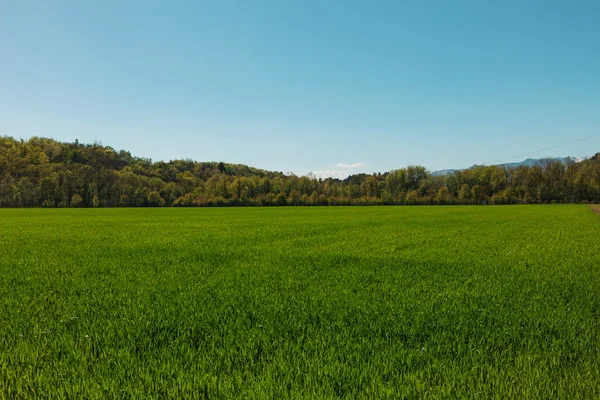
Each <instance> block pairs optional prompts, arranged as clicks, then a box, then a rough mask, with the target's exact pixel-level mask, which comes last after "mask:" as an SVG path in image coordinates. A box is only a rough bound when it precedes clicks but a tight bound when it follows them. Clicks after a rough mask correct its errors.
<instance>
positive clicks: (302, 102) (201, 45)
mask: <svg viewBox="0 0 600 400" xmlns="http://www.w3.org/2000/svg"><path fill="white" fill-rule="evenodd" d="M597 133H600V1H598V0H590V1H577V0H573V1H564V0H563V1H552V0H539V1H538V0H498V1H486V0H478V1H470V0H464V1H462V0H456V1H445V0H436V1H427V0H424V1H412V0H411V1H400V0H394V1H358V0H355V1H333V0H330V1H327V0H325V1H323V0H318V1H312V0H297V1H287V0H272V1H261V0H252V1H227V0H215V1H209V2H204V1H200V0H194V1H178V0H174V1H148V0H144V1H133V0H127V1H122V0H119V1H114V0H103V1H80V0H74V1H62V0H55V1H47V0H40V1H30V0H0V135H9V136H13V137H16V138H29V137H31V136H44V137H52V138H55V139H58V140H61V141H73V140H75V139H76V138H77V139H79V141H80V142H84V143H92V142H94V141H99V142H102V143H103V144H105V145H110V146H112V147H114V148H117V149H126V150H129V151H131V153H132V154H133V155H136V156H142V157H149V158H152V159H153V160H170V159H175V158H192V159H195V160H200V161H226V162H235V163H243V164H250V165H253V166H256V167H259V168H265V169H270V170H277V171H283V172H295V173H297V174H304V173H307V172H309V171H317V173H318V174H323V175H325V174H328V172H326V171H330V172H329V174H331V175H334V176H342V175H344V174H347V173H348V171H351V172H373V171H386V170H390V169H395V168H401V167H404V166H406V165H409V164H420V165H424V166H426V167H428V168H429V169H431V170H437V169H443V168H460V167H467V166H470V165H472V164H475V163H488V162H491V161H493V160H497V159H503V158H508V157H511V156H514V155H519V154H522V153H526V152H529V151H535V150H539V149H543V148H546V147H551V146H554V145H559V144H561V143H565V142H569V141H572V140H575V139H578V138H582V137H586V136H591V135H594V134H597ZM598 151H600V137H596V138H592V139H590V140H587V141H583V142H580V143H576V144H572V145H569V146H565V147H563V148H560V149H554V150H552V151H548V152H542V153H539V154H537V155H536V157H543V156H567V155H572V156H587V155H593V154H594V153H596V152H598ZM510 161H520V160H518V159H515V160H510ZM337 164H340V165H339V166H338V165H337Z"/></svg>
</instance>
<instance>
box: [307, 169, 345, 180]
mask: <svg viewBox="0 0 600 400" xmlns="http://www.w3.org/2000/svg"><path fill="white" fill-rule="evenodd" d="M312 174H313V175H314V176H315V177H317V178H322V179H325V178H338V179H346V178H347V177H348V175H350V173H349V171H347V170H337V169H324V170H319V171H312Z"/></svg>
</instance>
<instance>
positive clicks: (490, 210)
mask: <svg viewBox="0 0 600 400" xmlns="http://www.w3.org/2000/svg"><path fill="white" fill-rule="evenodd" d="M599 234H600V217H598V216H597V215H594V214H593V213H592V212H590V209H589V208H588V207H587V206H583V205H573V206H571V205H556V206H552V205H550V206H508V207H501V206H495V207H467V206H464V207H339V208H326V207H322V208H293V207H286V208H265V209H262V208H243V209H231V208H228V209H86V210H84V209H80V210H42V209H34V210H0V398H11V399H12V398H53V399H54V398H98V399H100V398H125V399H127V398H150V399H152V398H156V399H158V398H179V397H188V398H190V397H191V398H223V399H226V398H332V399H333V398H424V397H426V398H455V397H469V398H471V397H481V398H497V399H506V398H569V399H576V398H600V363H598V360H599V359H600V347H599V346H600V326H599V317H600V240H599V237H600V236H599Z"/></svg>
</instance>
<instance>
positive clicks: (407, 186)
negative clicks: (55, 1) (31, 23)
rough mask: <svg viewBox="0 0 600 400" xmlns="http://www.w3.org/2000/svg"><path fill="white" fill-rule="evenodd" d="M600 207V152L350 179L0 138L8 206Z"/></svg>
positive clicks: (0, 192)
mask: <svg viewBox="0 0 600 400" xmlns="http://www.w3.org/2000/svg"><path fill="white" fill-rule="evenodd" d="M551 202H558V203H579V202H587V203H600V156H599V154H596V155H595V156H594V157H592V158H591V159H589V160H585V161H581V162H568V163H563V162H560V161H555V160H541V161H540V162H538V163H537V164H536V165H533V166H521V167H518V168H508V167H503V166H475V167H472V168H469V169H465V170H461V171H455V172H453V173H451V174H448V175H446V176H434V175H432V174H431V173H430V171H428V170H427V169H426V168H425V167H422V166H408V167H406V168H402V169H397V170H392V171H388V172H385V173H373V174H357V175H351V176H349V177H348V178H346V179H344V180H340V179H334V178H328V179H317V178H315V177H314V176H312V175H311V174H309V175H308V176H301V177H298V176H296V175H293V174H288V175H286V174H283V173H281V172H273V171H265V170H262V169H257V168H253V167H250V166H247V165H242V164H229V163H224V162H196V161H193V160H172V161H169V162H162V161H159V162H152V160H150V159H147V158H140V157H134V156H132V155H131V153H129V152H128V151H124V150H120V151H116V150H115V149H113V148H112V147H110V146H103V145H101V144H98V143H94V144H87V145H86V144H81V143H79V142H78V141H75V143H62V142H58V141H55V140H53V139H48V138H39V137H33V138H31V139H29V140H16V139H13V138H11V137H0V207H161V206H281V205H376V204H517V203H520V204H526V203H551Z"/></svg>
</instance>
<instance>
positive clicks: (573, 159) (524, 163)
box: [431, 153, 600, 176]
mask: <svg viewBox="0 0 600 400" xmlns="http://www.w3.org/2000/svg"><path fill="white" fill-rule="evenodd" d="M598 154H600V153H598ZM598 154H596V155H595V156H594V157H597V156H598ZM594 157H571V156H568V157H545V158H528V159H526V160H523V161H519V162H513V163H504V164H495V166H498V167H505V168H518V167H522V166H525V167H533V166H534V165H537V164H539V163H542V162H544V161H560V162H562V163H564V164H567V163H569V162H581V161H583V160H588V159H590V158H591V159H594ZM474 166H475V165H474ZM474 166H473V167H474ZM473 167H471V168H473ZM456 171H462V170H461V169H441V170H439V171H434V172H432V173H431V175H433V176H446V175H449V174H452V173H454V172H456Z"/></svg>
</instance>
